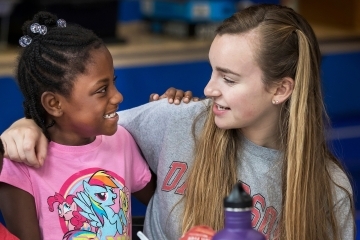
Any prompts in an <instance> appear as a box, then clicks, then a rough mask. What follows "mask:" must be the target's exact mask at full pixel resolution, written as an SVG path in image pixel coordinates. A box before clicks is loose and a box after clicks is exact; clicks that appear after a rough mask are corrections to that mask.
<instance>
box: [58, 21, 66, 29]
mask: <svg viewBox="0 0 360 240" xmlns="http://www.w3.org/2000/svg"><path fill="white" fill-rule="evenodd" d="M57 26H58V27H61V28H64V27H66V21H65V20H64V19H58V20H57Z"/></svg>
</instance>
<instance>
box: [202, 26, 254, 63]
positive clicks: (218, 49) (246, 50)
mask: <svg viewBox="0 0 360 240" xmlns="http://www.w3.org/2000/svg"><path fill="white" fill-rule="evenodd" d="M257 42H258V37H257V34H256V33H255V31H250V32H247V33H241V34H223V35H217V36H216V37H215V39H214V41H213V42H212V44H211V47H210V51H209V59H210V62H211V63H214V64H215V65H222V64H226V65H228V66H227V67H228V68H232V67H238V66H239V64H240V63H241V64H245V63H252V64H256V62H255V53H256V52H255V49H256V45H257V44H256V43H257Z"/></svg>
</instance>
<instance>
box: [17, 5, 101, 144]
mask: <svg viewBox="0 0 360 240" xmlns="http://www.w3.org/2000/svg"><path fill="white" fill-rule="evenodd" d="M57 20H58V18H57V16H55V15H54V14H51V13H49V12H38V13H37V14H35V16H34V17H33V19H32V20H31V21H27V22H25V23H24V25H23V27H22V31H23V34H24V35H28V36H30V37H31V39H32V42H31V44H30V45H28V46H27V47H25V48H24V50H23V51H22V53H20V56H19V59H18V67H17V76H16V77H17V81H18V84H19V86H20V89H21V92H22V93H23V95H24V103H23V106H24V111H25V117H26V118H31V119H33V120H34V121H35V122H36V124H37V125H39V126H40V127H41V128H42V130H43V132H44V133H45V135H46V136H47V137H48V138H49V136H48V134H47V131H46V129H47V127H46V121H45V119H46V111H45V109H44V108H43V106H42V104H41V95H42V93H43V92H45V91H52V92H57V93H59V94H62V95H63V96H69V95H70V94H71V90H72V87H73V82H74V79H75V78H76V76H77V75H78V74H81V73H84V72H85V70H86V64H87V62H88V60H89V58H90V50H92V49H98V48H100V47H101V46H103V45H104V43H103V41H102V40H101V39H100V38H99V37H98V36H96V35H95V34H94V33H93V32H92V31H90V30H88V29H85V28H83V27H81V26H79V25H76V24H68V23H67V26H66V27H58V26H57ZM65 20H66V19H65ZM33 23H38V24H40V25H45V26H46V27H47V33H46V34H45V35H41V34H39V33H33V32H31V30H30V26H31V25H32V24H33Z"/></svg>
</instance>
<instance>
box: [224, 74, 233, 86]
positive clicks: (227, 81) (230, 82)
mask: <svg viewBox="0 0 360 240" xmlns="http://www.w3.org/2000/svg"><path fill="white" fill-rule="evenodd" d="M223 79H224V81H225V82H226V83H228V84H234V83H235V82H234V81H233V80H230V79H229V78H227V77H226V76H223Z"/></svg>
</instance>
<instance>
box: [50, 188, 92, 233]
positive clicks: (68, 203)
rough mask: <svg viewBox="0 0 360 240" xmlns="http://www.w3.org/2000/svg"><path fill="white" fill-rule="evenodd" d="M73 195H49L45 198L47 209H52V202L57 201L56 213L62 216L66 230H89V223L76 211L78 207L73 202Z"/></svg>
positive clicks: (51, 210)
mask: <svg viewBox="0 0 360 240" xmlns="http://www.w3.org/2000/svg"><path fill="white" fill-rule="evenodd" d="M74 197H75V195H71V194H70V195H68V196H67V197H66V198H64V196H63V195H61V194H59V193H55V195H54V196H50V197H48V199H47V203H48V206H49V211H50V212H53V211H54V204H55V203H58V206H57V209H58V215H59V217H60V218H62V219H63V220H64V222H65V224H66V226H67V228H68V230H74V229H85V230H89V224H87V223H86V218H84V217H83V216H82V215H80V214H79V212H78V207H77V205H76V203H75V202H74Z"/></svg>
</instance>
